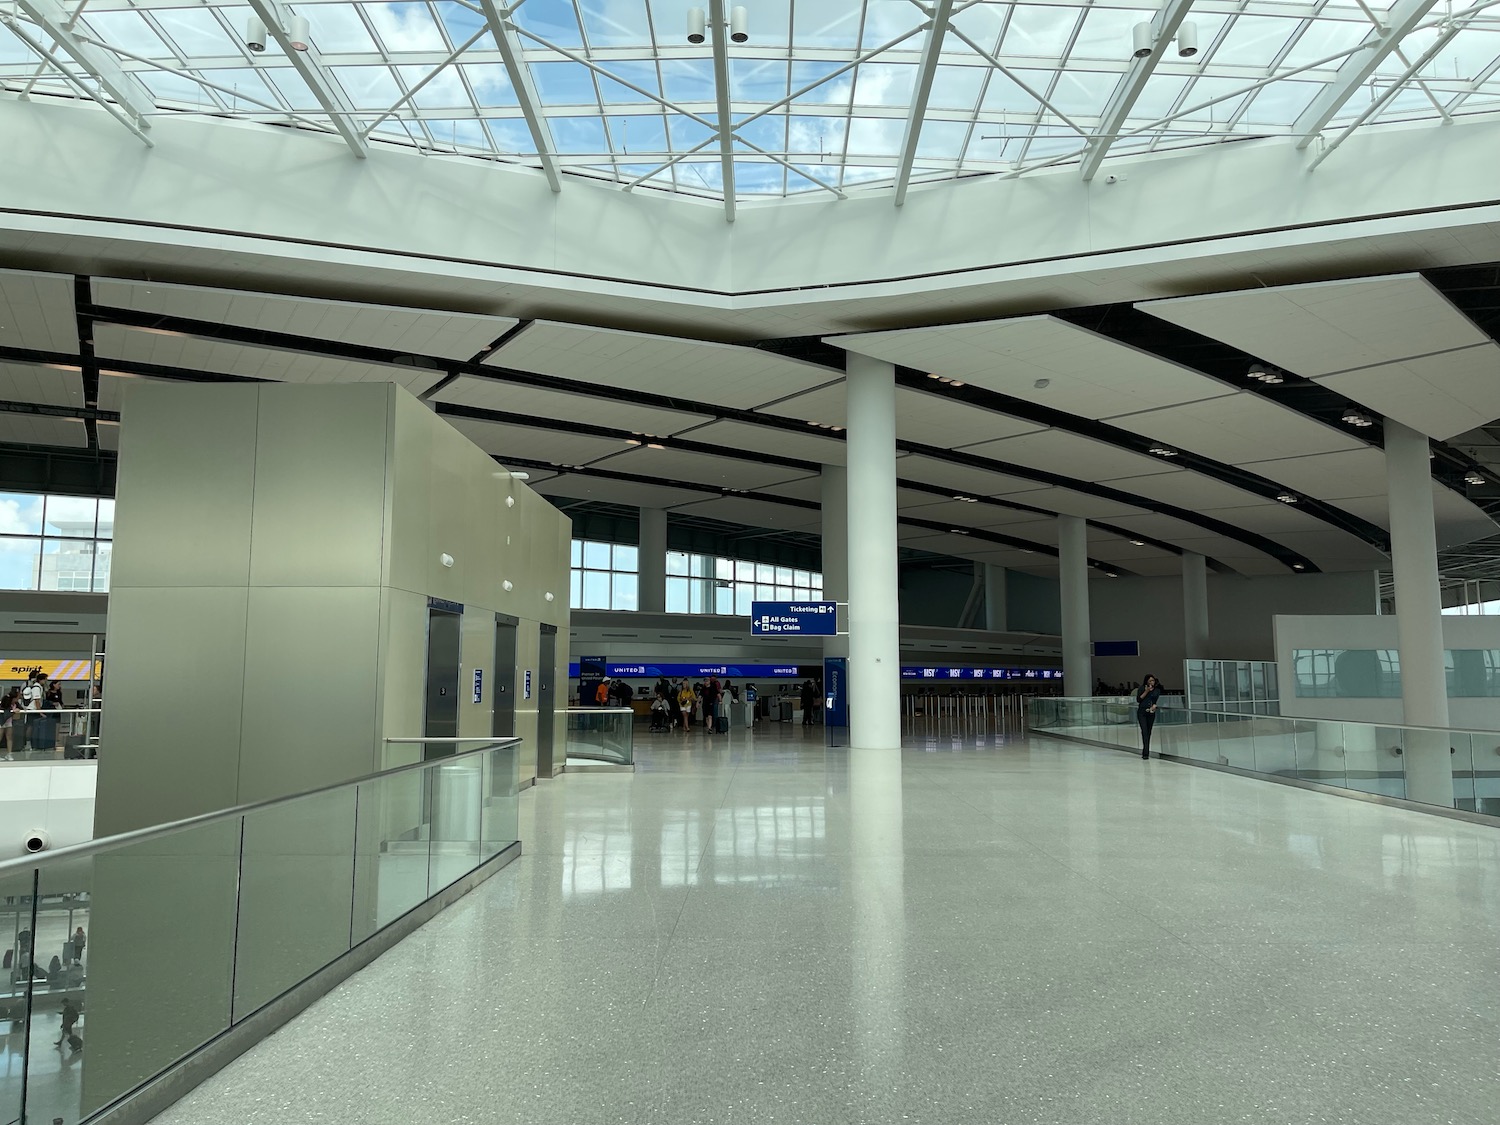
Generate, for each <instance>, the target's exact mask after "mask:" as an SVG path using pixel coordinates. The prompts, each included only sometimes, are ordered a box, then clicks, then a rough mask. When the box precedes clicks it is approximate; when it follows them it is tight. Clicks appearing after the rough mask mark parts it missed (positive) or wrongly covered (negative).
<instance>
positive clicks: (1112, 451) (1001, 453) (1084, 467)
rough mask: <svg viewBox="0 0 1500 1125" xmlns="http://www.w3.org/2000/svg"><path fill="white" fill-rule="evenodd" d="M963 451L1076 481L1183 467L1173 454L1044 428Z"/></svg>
mask: <svg viewBox="0 0 1500 1125" xmlns="http://www.w3.org/2000/svg"><path fill="white" fill-rule="evenodd" d="M964 452H965V453H972V454H974V455H975V456H978V457H988V458H990V459H992V460H995V461H1008V462H1010V463H1011V464H1014V465H1025V466H1026V467H1027V468H1030V469H1040V470H1042V471H1043V472H1048V473H1057V474H1058V475H1060V476H1066V477H1072V478H1073V479H1074V480H1088V481H1098V482H1104V481H1112V480H1115V479H1117V478H1119V477H1138V476H1147V475H1150V474H1153V473H1176V472H1180V471H1181V469H1182V466H1181V464H1179V463H1177V462H1175V461H1174V460H1173V459H1172V458H1170V457H1153V456H1151V455H1150V454H1147V453H1133V452H1131V451H1130V450H1128V449H1121V448H1120V447H1119V446H1115V445H1109V444H1107V443H1105V442H1102V441H1095V440H1094V439H1093V438H1089V437H1083V436H1081V435H1079V434H1074V433H1069V432H1068V431H1066V430H1042V431H1040V432H1037V433H1031V434H1025V435H1023V436H1022V437H1013V438H1002V439H1000V440H999V441H987V442H984V443H982V444H980V445H972V446H969V447H968V448H967V449H965V450H964Z"/></svg>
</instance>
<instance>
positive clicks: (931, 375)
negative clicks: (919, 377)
mask: <svg viewBox="0 0 1500 1125" xmlns="http://www.w3.org/2000/svg"><path fill="white" fill-rule="evenodd" d="M927 377H928V378H929V379H941V378H942V376H941V375H939V374H938V373H937V372H936V371H929V372H928V373H927Z"/></svg>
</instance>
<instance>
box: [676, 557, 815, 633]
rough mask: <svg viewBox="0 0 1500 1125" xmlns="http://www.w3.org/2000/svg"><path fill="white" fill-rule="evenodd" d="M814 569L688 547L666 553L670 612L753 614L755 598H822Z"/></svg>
mask: <svg viewBox="0 0 1500 1125" xmlns="http://www.w3.org/2000/svg"><path fill="white" fill-rule="evenodd" d="M822 597H823V576H822V575H821V574H819V573H818V572H817V571H815V570H798V569H796V568H795V567H789V566H776V565H774V564H771V563H758V562H747V561H745V560H744V559H726V558H723V557H713V556H709V555H690V554H688V553H687V552H685V551H668V552H667V612H668V613H717V614H722V615H724V616H738V617H748V616H749V615H750V603H751V602H795V601H818V600H821V599H822Z"/></svg>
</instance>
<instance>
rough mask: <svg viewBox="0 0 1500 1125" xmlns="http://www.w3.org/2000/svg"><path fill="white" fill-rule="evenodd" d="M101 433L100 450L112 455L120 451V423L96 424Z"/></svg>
mask: <svg viewBox="0 0 1500 1125" xmlns="http://www.w3.org/2000/svg"><path fill="white" fill-rule="evenodd" d="M96 428H97V430H98V433H99V448H100V449H106V450H108V451H109V452H111V453H118V452H119V451H120V425H119V423H118V422H99V423H96Z"/></svg>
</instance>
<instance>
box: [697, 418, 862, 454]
mask: <svg viewBox="0 0 1500 1125" xmlns="http://www.w3.org/2000/svg"><path fill="white" fill-rule="evenodd" d="M823 432H824V431H821V430H817V429H814V428H813V427H811V426H809V427H808V428H807V431H806V432H805V433H803V432H800V431H796V430H777V429H771V428H769V427H766V426H752V425H750V424H749V423H748V422H735V421H732V420H730V421H722V422H710V423H709V424H708V425H706V426H700V427H698V428H697V429H691V430H680V431H678V433H677V436H678V437H683V438H687V439H689V440H691V441H697V442H704V443H706V444H709V445H722V446H724V447H725V448H726V449H744V450H752V451H755V452H758V453H769V454H770V455H771V456H773V457H795V458H796V459H798V460H799V461H812V462H814V463H816V464H820V465H842V464H843V463H844V443H843V442H842V441H840V440H839V439H838V438H832V437H823V436H821V435H822V433H823Z"/></svg>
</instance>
